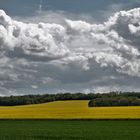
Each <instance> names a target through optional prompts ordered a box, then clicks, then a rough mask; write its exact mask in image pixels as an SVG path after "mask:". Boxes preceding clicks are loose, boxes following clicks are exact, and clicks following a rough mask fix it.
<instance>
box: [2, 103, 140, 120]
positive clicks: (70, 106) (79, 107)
mask: <svg viewBox="0 0 140 140" xmlns="http://www.w3.org/2000/svg"><path fill="white" fill-rule="evenodd" d="M0 119H140V107H96V108H94V107H93V108H89V107H88V101H57V102H51V103H46V104H38V105H27V106H16V107H0Z"/></svg>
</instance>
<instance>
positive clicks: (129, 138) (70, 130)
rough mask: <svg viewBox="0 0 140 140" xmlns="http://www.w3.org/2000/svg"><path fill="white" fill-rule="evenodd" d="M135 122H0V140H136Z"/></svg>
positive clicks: (139, 127)
mask: <svg viewBox="0 0 140 140" xmlns="http://www.w3.org/2000/svg"><path fill="white" fill-rule="evenodd" d="M139 139H140V121H139V120H135V121H134V120H128V121H123V120H120V121H119V120H117V121H113V120H109V121H103V120H102V121H95V120H94V121H88V120H84V121H83V120H73V121H70V120H69V121H68V120H58V121H57V120H50V121H49V120H48V121H47V120H46V121H45V120H44V121H43V120H40V121H39V120H38V121H35V120H23V121H21V120H20V121H18V120H7V121H0V140H139Z"/></svg>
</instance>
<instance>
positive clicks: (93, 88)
mask: <svg viewBox="0 0 140 140" xmlns="http://www.w3.org/2000/svg"><path fill="white" fill-rule="evenodd" d="M0 9H1V10H0V96H9V95H23V94H44V93H61V92H72V93H74V92H83V93H89V92H95V93H97V92H100V93H102V92H110V91H130V92H131V91H140V84H139V83H140V39H139V38H140V1H139V0H24V1H23V0H12V2H11V0H0Z"/></svg>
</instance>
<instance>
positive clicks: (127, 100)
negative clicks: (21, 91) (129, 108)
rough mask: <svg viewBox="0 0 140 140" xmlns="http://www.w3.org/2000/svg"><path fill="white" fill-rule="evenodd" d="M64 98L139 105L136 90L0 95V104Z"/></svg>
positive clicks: (138, 95) (108, 104)
mask: <svg viewBox="0 0 140 140" xmlns="http://www.w3.org/2000/svg"><path fill="white" fill-rule="evenodd" d="M65 100H90V101H89V107H92V106H115V105H116V106H118V105H123V104H125V105H140V93H136V92H110V93H104V94H99V93H97V94H95V93H89V94H84V93H58V94H45V95H24V96H9V97H0V106H16V105H29V104H40V103H48V102H53V101H65Z"/></svg>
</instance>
